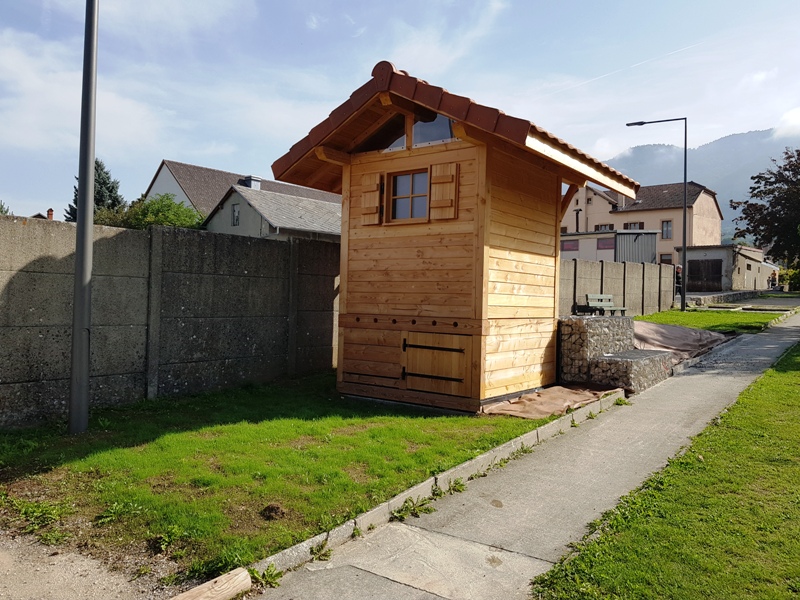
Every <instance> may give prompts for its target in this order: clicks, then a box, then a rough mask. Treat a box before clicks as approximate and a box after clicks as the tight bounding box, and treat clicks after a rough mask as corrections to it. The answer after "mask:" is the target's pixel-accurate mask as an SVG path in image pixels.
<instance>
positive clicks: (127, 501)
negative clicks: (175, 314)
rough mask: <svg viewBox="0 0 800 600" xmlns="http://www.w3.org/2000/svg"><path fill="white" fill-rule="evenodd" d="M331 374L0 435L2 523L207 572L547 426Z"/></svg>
mask: <svg viewBox="0 0 800 600" xmlns="http://www.w3.org/2000/svg"><path fill="white" fill-rule="evenodd" d="M334 383H335V382H334V378H333V376H321V377H311V378H306V379H302V380H296V381H290V382H284V383H280V384H275V385H270V386H266V387H252V388H248V389H242V390H238V391H230V392H222V393H216V394H208V395H203V396H198V397H194V398H183V399H174V398H170V399H159V400H158V401H156V402H144V403H141V404H137V405H134V406H131V407H129V408H125V409H118V410H107V411H103V412H100V413H98V414H96V415H94V416H93V418H92V421H91V428H90V432H89V433H87V434H84V435H81V436H72V437H67V436H64V435H63V434H62V432H61V431H54V430H52V429H36V430H27V431H21V432H9V433H5V434H0V526H4V527H11V528H13V529H19V530H27V531H29V532H33V533H36V534H37V535H38V536H39V538H40V539H41V540H42V541H45V542H47V543H66V544H70V545H73V546H75V545H86V544H91V546H90V547H92V548H94V549H95V553H99V554H101V555H106V556H115V555H120V554H122V553H126V554H127V555H131V554H132V553H137V552H139V553H141V556H142V562H143V564H142V567H141V568H143V569H147V561H148V560H149V558H148V557H152V556H155V555H157V554H162V553H163V554H166V555H167V556H169V557H170V558H171V559H172V561H173V564H174V572H175V573H177V574H186V575H191V576H197V577H209V576H213V575H216V574H217V573H221V572H224V571H227V570H229V569H230V568H233V567H236V566H241V565H246V564H250V563H252V562H255V561H256V560H258V559H260V558H263V557H265V556H268V555H270V554H272V553H274V552H276V551H279V550H281V549H283V548H286V547H288V546H291V545H293V544H295V543H297V542H299V541H302V540H305V539H307V538H309V537H311V536H313V535H315V534H317V533H320V532H324V531H327V530H330V529H331V528H333V527H334V526H336V525H339V524H341V523H343V522H345V521H346V520H348V519H351V518H353V517H355V516H356V515H357V514H359V513H361V512H364V511H366V510H367V509H370V508H372V507H374V506H376V505H378V504H380V503H381V502H383V501H385V500H387V499H389V498H390V497H392V496H394V495H396V494H398V493H400V492H401V491H403V490H405V489H407V488H408V487H410V486H412V485H414V484H416V483H418V482H420V481H423V480H424V479H426V478H427V477H429V476H430V475H431V474H435V473H439V472H442V471H444V470H446V469H448V468H450V467H453V466H455V465H457V464H460V463H462V462H464V461H466V460H468V459H470V458H473V457H474V456H476V455H478V454H480V453H483V452H485V451H487V450H489V449H491V448H493V447H495V446H497V445H499V444H502V443H504V442H506V441H507V440H509V439H512V438H514V437H517V436H519V435H521V434H523V433H525V432H526V431H530V430H531V429H534V428H535V427H537V426H538V425H540V424H542V423H543V422H544V421H526V420H522V419H514V418H508V417H474V416H452V415H443V414H441V413H436V412H432V411H426V410H422V409H415V408H412V407H407V406H402V405H397V404H395V405H387V404H378V403H372V402H367V401H356V400H347V399H342V398H340V397H339V395H338V394H337V393H336V391H335V389H334Z"/></svg>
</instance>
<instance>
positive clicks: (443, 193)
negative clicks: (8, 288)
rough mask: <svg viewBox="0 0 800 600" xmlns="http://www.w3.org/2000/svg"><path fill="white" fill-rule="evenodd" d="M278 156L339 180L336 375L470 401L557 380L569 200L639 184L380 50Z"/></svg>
mask: <svg viewBox="0 0 800 600" xmlns="http://www.w3.org/2000/svg"><path fill="white" fill-rule="evenodd" d="M272 171H273V174H274V175H275V178H276V179H278V180H280V181H285V182H289V183H294V184H297V185H304V186H310V187H314V188H317V189H320V190H325V191H328V192H333V193H337V194H339V193H340V194H341V195H342V246H341V248H342V251H341V252H342V256H341V272H340V284H339V291H340V297H339V340H340V343H339V360H338V361H337V362H338V372H337V387H338V389H339V390H340V391H341V392H342V393H346V394H350V395H353V396H363V397H368V398H380V399H386V400H395V401H400V402H412V403H418V404H426V405H432V406H437V407H442V408H450V409H458V410H466V411H476V410H478V409H479V408H480V406H481V405H482V404H484V403H488V402H492V401H494V400H495V399H497V398H500V397H505V396H508V395H511V394H519V393H522V392H524V391H526V390H532V389H536V388H539V387H542V386H545V385H548V384H551V383H554V382H555V380H556V337H557V334H556V333H557V324H558V306H559V303H558V281H559V236H560V233H559V225H560V223H561V219H562V216H563V214H564V212H565V210H567V209H568V208H569V206H570V203H571V200H572V197H573V196H574V195H575V194H576V193H577V192H578V190H579V189H580V188H581V187H584V186H585V185H586V184H587V183H592V184H593V185H596V186H599V187H603V188H606V189H610V190H613V191H614V192H616V193H618V194H620V195H623V196H627V197H630V198H633V197H635V196H636V191H637V189H638V187H639V184H638V183H636V182H635V181H634V180H633V179H631V178H629V177H627V176H625V175H624V174H622V173H620V172H619V171H617V170H615V169H613V168H611V167H609V166H608V165H605V164H603V163H602V162H600V161H599V160H597V159H595V158H593V157H591V156H589V155H588V154H586V153H585V152H582V151H581V150H578V149H577V148H575V147H574V146H572V145H570V144H568V143H567V142H565V141H564V140H562V139H560V138H558V137H557V136H555V135H553V134H551V133H549V132H547V131H545V130H544V129H542V128H541V127H538V126H537V125H535V124H533V123H532V122H531V121H529V120H527V119H522V118H518V117H512V116H510V115H507V114H505V113H503V112H502V111H500V110H498V109H497V108H493V107H491V106H486V105H483V104H479V103H478V102H475V101H473V100H471V99H470V98H467V97H464V96H459V95H457V94H453V93H451V92H448V91H447V90H445V89H443V88H441V87H438V86H435V85H431V84H429V83H428V82H426V81H423V80H421V79H418V78H415V77H412V76H410V75H409V74H408V73H406V72H405V71H400V70H398V69H396V68H395V67H394V66H393V65H392V64H391V63H388V62H381V63H378V64H377V65H376V66H375V68H374V69H373V70H372V78H371V79H370V80H369V81H367V82H366V83H365V84H364V85H363V86H361V87H360V88H358V89H357V90H355V91H354V92H353V93H352V94H351V95H350V97H349V98H348V99H346V100H345V101H344V103H342V104H341V105H339V106H338V107H337V108H335V109H334V110H333V111H332V112H331V113H330V115H329V116H328V117H327V118H326V119H325V120H323V121H322V122H321V123H318V124H317V125H316V126H314V127H313V128H311V130H310V131H309V133H308V135H306V136H304V137H302V138H301V139H300V140H299V141H298V142H297V143H295V144H294V145H293V146H292V147H291V148H290V149H289V150H288V152H287V153H286V154H285V155H284V156H282V157H280V158H278V159H277V160H276V161H275V162H274V163H273V165H272ZM562 186H563V188H566V189H567V190H568V192H567V195H566V197H564V198H562V194H561V190H562Z"/></svg>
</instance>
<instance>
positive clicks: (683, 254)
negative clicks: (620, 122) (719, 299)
mask: <svg viewBox="0 0 800 600" xmlns="http://www.w3.org/2000/svg"><path fill="white" fill-rule="evenodd" d="M671 121H683V244H682V249H681V310H682V311H685V310H686V284H687V283H688V280H689V273H688V272H687V270H686V197H687V183H686V164H687V153H688V149H689V146H688V144H687V140H688V135H687V134H688V131H689V123H688V120H687V118H686V117H678V118H677V119H660V120H658V121H635V122H633V123H625V126H626V127H641V126H642V125H650V124H651V123H669V122H671Z"/></svg>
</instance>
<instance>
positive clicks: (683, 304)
mask: <svg viewBox="0 0 800 600" xmlns="http://www.w3.org/2000/svg"><path fill="white" fill-rule="evenodd" d="M688 141H689V119H688V118H686V117H684V119H683V247H682V248H681V310H682V311H684V312H686V286H687V285H688V284H689V271H687V270H686V213H687V212H688V209H687V200H686V198H687V195H688V192H687V186H688V183H687V168H686V165H687V158H688V157H687V155H688V152H689V144H688Z"/></svg>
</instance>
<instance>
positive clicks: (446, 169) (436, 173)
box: [430, 163, 458, 219]
mask: <svg viewBox="0 0 800 600" xmlns="http://www.w3.org/2000/svg"><path fill="white" fill-rule="evenodd" d="M457 207H458V163H446V164H443V165H432V166H431V205H430V217H431V219H455V218H456V215H457Z"/></svg>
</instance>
